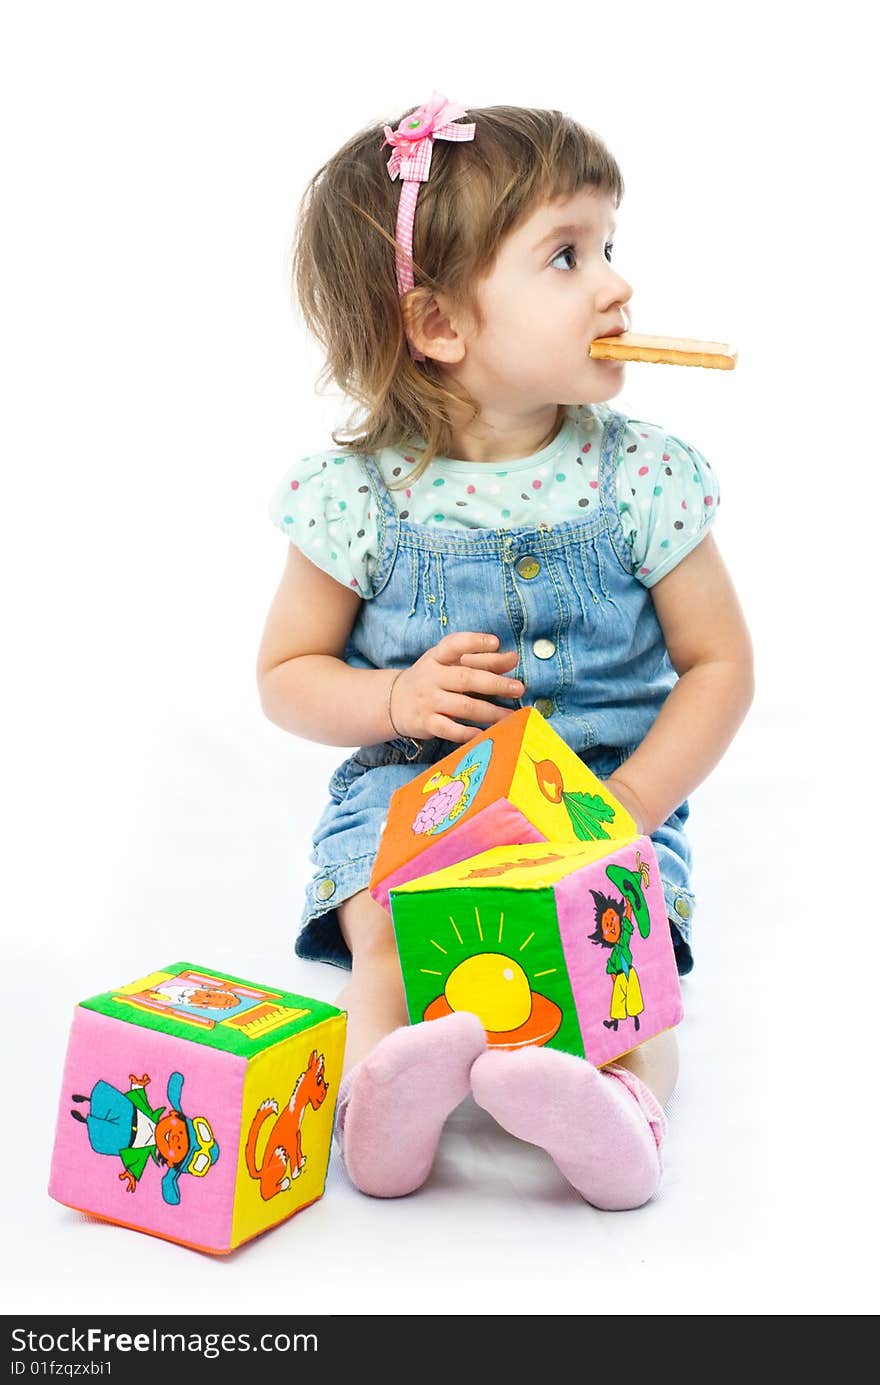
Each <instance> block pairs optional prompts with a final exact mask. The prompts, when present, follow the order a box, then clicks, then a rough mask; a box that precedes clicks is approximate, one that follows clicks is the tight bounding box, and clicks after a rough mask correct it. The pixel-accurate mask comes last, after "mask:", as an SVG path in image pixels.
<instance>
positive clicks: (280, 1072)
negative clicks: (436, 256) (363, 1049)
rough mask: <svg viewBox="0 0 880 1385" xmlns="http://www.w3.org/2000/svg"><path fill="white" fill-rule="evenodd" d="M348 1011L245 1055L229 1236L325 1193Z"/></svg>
mask: <svg viewBox="0 0 880 1385" xmlns="http://www.w3.org/2000/svg"><path fill="white" fill-rule="evenodd" d="M344 1048H345V1018H344V1016H342V1015H339V1016H335V1017H333V1018H332V1019H327V1020H324V1021H323V1023H321V1024H318V1025H315V1026H314V1028H311V1029H308V1030H306V1031H305V1032H303V1033H301V1034H296V1035H294V1036H293V1037H292V1038H290V1039H287V1040H286V1041H285V1042H283V1043H280V1044H275V1045H273V1046H272V1047H271V1048H268V1049H266V1050H265V1051H264V1052H262V1053H260V1054H259V1055H258V1056H257V1057H255V1058H253V1059H251V1061H250V1062H249V1063H248V1067H247V1074H246V1076H245V1081H244V1093H243V1098H242V1111H241V1141H240V1145H239V1151H238V1172H237V1175H236V1184H235V1202H234V1209H233V1220H232V1244H233V1245H238V1244H239V1243H240V1242H241V1241H246V1240H249V1239H250V1237H252V1236H256V1235H258V1234H259V1233H260V1232H261V1231H267V1230H268V1229H269V1227H271V1226H276V1225H277V1224H278V1222H280V1221H284V1220H285V1219H286V1218H287V1217H289V1216H291V1215H292V1213H294V1212H298V1211H300V1210H301V1209H302V1208H303V1207H308V1206H309V1204H310V1203H312V1202H315V1201H316V1200H317V1199H318V1198H319V1197H321V1195H322V1193H323V1191H324V1183H325V1181H326V1177H327V1165H328V1162H329V1158H330V1146H331V1136H332V1133H333V1114H334V1108H335V1106H336V1094H337V1092H338V1090H339V1083H340V1081H341V1078H342V1057H343V1051H344Z"/></svg>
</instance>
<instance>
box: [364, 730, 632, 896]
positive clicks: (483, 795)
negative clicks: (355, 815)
mask: <svg viewBox="0 0 880 1385" xmlns="http://www.w3.org/2000/svg"><path fill="white" fill-rule="evenodd" d="M636 835H637V828H636V824H635V822H634V821H633V819H632V817H631V816H630V814H629V813H628V812H627V811H626V809H625V808H624V807H623V806H622V805H621V804H620V803H618V802H617V800H616V799H615V798H614V797H613V796H612V795H611V794H610V793H609V792H608V791H607V789H606V788H605V785H604V784H603V783H602V781H601V780H600V779H598V778H597V777H596V775H594V774H593V773H592V771H591V770H589V769H588V768H587V766H586V765H585V764H584V763H583V761H582V760H581V759H580V757H579V756H578V755H576V754H575V752H574V751H573V750H572V749H571V747H570V746H569V745H568V744H567V743H566V742H565V741H564V740H563V739H562V737H561V736H559V735H557V733H556V732H555V731H554V730H553V729H552V728H551V726H550V724H549V723H548V722H547V720H546V719H545V718H544V717H543V716H542V715H541V713H540V712H538V711H536V710H535V708H534V707H523V708H521V709H520V710H519V711H517V712H511V713H510V715H509V716H506V717H504V719H503V720H502V721H500V722H498V723H497V724H496V725H495V726H493V727H491V728H489V729H488V730H486V731H484V732H482V733H481V734H479V735H477V736H474V737H473V739H472V740H470V741H468V742H467V743H466V744H465V745H462V746H460V747H458V748H457V749H456V750H455V751H453V752H452V753H451V754H450V755H447V756H446V757H445V759H443V760H440V761H439V762H438V763H437V764H436V765H431V766H429V767H428V768H427V769H426V770H425V772H424V773H423V774H421V775H419V776H418V778H416V779H413V780H412V781H411V782H410V783H409V784H405V785H404V786H403V787H402V788H400V789H397V790H396V791H395V793H393V794H392V796H391V802H390V805H389V809H388V817H387V820H386V823H385V828H384V831H383V833H382V839H381V841H380V843H379V850H378V852H377V853H376V859H375V861H374V863H373V870H372V874H371V876H370V894H371V895H372V897H373V898H374V899H375V900H376V901H377V902H378V903H379V904H381V905H382V907H383V908H384V909H388V910H389V912H390V906H389V891H390V890H391V888H392V887H393V886H396V885H402V884H404V883H405V882H406V881H407V880H412V879H415V878H416V877H417V876H421V875H426V874H428V873H429V872H432V871H436V870H441V869H443V868H444V867H446V866H451V865H456V864H457V863H458V862H459V861H463V860H466V859H467V858H468V857H469V856H476V855H477V854H478V853H480V852H481V851H487V850H489V849H490V848H491V847H496V846H504V845H513V844H518V843H523V842H544V841H555V842H584V841H602V840H606V841H608V842H614V841H624V840H630V839H632V838H633V837H635V836H636Z"/></svg>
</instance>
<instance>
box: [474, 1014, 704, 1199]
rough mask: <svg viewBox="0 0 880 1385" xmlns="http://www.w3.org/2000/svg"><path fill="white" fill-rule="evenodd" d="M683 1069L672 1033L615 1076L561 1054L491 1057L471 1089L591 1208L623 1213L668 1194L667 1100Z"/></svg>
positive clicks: (627, 1060)
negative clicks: (664, 1153)
mask: <svg viewBox="0 0 880 1385" xmlns="http://www.w3.org/2000/svg"><path fill="white" fill-rule="evenodd" d="M677 1069H678V1046H677V1043H676V1040H675V1035H674V1033H673V1032H672V1031H670V1030H667V1031H666V1032H665V1033H663V1034H658V1035H656V1036H655V1037H654V1038H653V1039H648V1040H647V1041H646V1042H645V1043H644V1044H641V1045H640V1046H639V1048H637V1049H635V1050H633V1052H631V1053H628V1054H626V1055H625V1056H624V1057H623V1058H620V1059H619V1060H618V1061H617V1062H616V1063H611V1064H608V1066H607V1067H605V1068H596V1067H594V1066H593V1064H592V1063H589V1062H586V1061H585V1060H584V1059H583V1058H575V1057H574V1056H573V1055H572V1054H570V1053H561V1052H559V1051H558V1050H556V1049H547V1048H524V1049H520V1050H518V1051H514V1052H499V1051H495V1052H492V1051H489V1052H487V1053H485V1054H483V1055H482V1056H481V1057H479V1058H478V1059H477V1061H476V1062H475V1063H474V1065H473V1069H472V1071H471V1086H472V1089H473V1094H474V1100H475V1101H476V1102H477V1103H478V1105H480V1106H482V1107H484V1109H485V1110H487V1111H488V1112H489V1113H490V1114H491V1115H492V1116H494V1118H495V1120H497V1122H498V1124H499V1125H502V1126H503V1127H504V1129H505V1130H509V1131H510V1133H511V1134H512V1135H516V1136H517V1138H518V1139H520V1140H527V1141H528V1142H529V1143H530V1144H534V1145H539V1146H540V1147H541V1148H542V1149H546V1150H547V1152H548V1154H550V1156H551V1158H552V1159H553V1160H554V1162H555V1164H556V1165H557V1167H558V1168H559V1170H560V1172H561V1173H562V1174H563V1175H564V1176H565V1177H566V1178H567V1179H568V1181H569V1183H571V1185H572V1186H573V1187H574V1188H576V1189H577V1191H578V1192H579V1193H580V1194H581V1196H582V1197H583V1198H584V1199H585V1200H586V1201H587V1202H590V1203H592V1204H593V1206H594V1207H601V1208H604V1209H606V1210H608V1211H621V1210H623V1209H624V1208H628V1207H640V1206H641V1205H642V1203H644V1202H647V1201H648V1199H649V1198H650V1197H651V1196H652V1195H653V1194H654V1193H655V1192H656V1190H657V1187H658V1185H659V1182H660V1176H661V1172H662V1164H661V1160H660V1147H661V1145H662V1142H663V1139H664V1137H665V1134H666V1128H667V1123H666V1116H665V1114H664V1111H663V1107H662V1105H661V1100H665V1099H666V1098H667V1097H668V1095H669V1093H670V1092H671V1091H672V1087H673V1086H674V1083H675V1074H676V1072H677ZM661 1094H662V1095H661Z"/></svg>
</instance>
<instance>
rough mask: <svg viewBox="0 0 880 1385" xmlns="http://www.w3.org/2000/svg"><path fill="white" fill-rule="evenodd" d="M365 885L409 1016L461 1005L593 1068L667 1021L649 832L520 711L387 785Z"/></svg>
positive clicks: (530, 711)
mask: <svg viewBox="0 0 880 1385" xmlns="http://www.w3.org/2000/svg"><path fill="white" fill-rule="evenodd" d="M370 891H371V894H372V895H373V897H374V898H375V899H377V900H378V901H379V902H380V903H382V904H383V905H384V907H385V908H387V909H389V911H390V913H391V917H392V922H393V925H394V932H395V937H396V941H397V948H398V952H399V955H400V963H401V970H402V973H403V979H404V985H405V988H406V997H407V1006H408V1010H409V1017H410V1021H411V1023H417V1022H419V1021H421V1020H431V1019H436V1018H439V1017H440V1016H442V1015H448V1014H450V1013H451V1012H452V1011H454V1010H469V1011H472V1012H473V1013H475V1014H477V1015H479V1017H480V1018H481V1019H482V1021H483V1025H484V1027H485V1029H486V1034H487V1039H488V1042H489V1044H490V1046H497V1047H502V1048H518V1047H521V1046H524V1045H527V1044H546V1045H547V1046H548V1047H551V1048H559V1049H562V1050H563V1051H565V1052H567V1053H572V1054H575V1055H577V1056H578V1057H584V1058H587V1059H589V1061H590V1062H592V1063H594V1064H595V1065H596V1066H602V1065H603V1064H606V1063H610V1062H613V1061H614V1060H615V1059H616V1058H619V1057H621V1056H622V1055H623V1054H624V1053H627V1052H629V1051H630V1050H631V1049H633V1048H635V1047H637V1046H638V1044H640V1043H644V1041H645V1040H646V1039H649V1038H652V1037H653V1036H654V1035H655V1034H658V1033H660V1032H661V1031H662V1030H664V1029H669V1028H671V1027H672V1026H674V1025H676V1024H678V1023H679V1022H680V1020H681V1018H682V1004H681V991H680V987H679V982H678V970H677V967H676V964H675V955H674V951H673V947H672V939H671V936H670V932H669V924H668V922H667V918H666V905H665V900H664V895H663V887H662V883H661V880H660V872H659V867H658V863H657V858H656V855H655V853H654V848H653V845H652V842H651V839H650V837H647V836H639V835H638V832H637V828H636V824H635V822H634V820H633V819H632V817H631V816H630V814H629V813H628V812H627V811H626V810H625V809H624V808H623V806H622V805H621V804H620V803H618V802H617V801H616V800H615V799H614V798H613V796H612V795H611V794H610V793H609V792H608V790H607V789H606V787H605V785H604V784H603V783H602V781H601V780H599V779H598V778H597V777H596V776H595V775H594V774H592V773H591V771H590V770H589V769H588V768H587V767H586V766H585V765H584V763H583V761H582V760H581V759H580V757H579V756H578V755H576V754H575V753H574V752H573V751H572V750H571V748H570V747H569V746H568V745H567V744H566V742H565V741H563V740H562V738H561V737H560V736H558V735H557V734H556V732H554V731H553V730H552V728H551V727H550V726H549V724H548V723H547V721H546V720H545V718H544V717H542V716H541V714H540V713H539V712H537V711H535V709H534V708H523V709H521V710H520V711H518V712H513V713H511V714H510V715H509V716H507V717H505V718H504V719H503V720H502V721H501V722H499V723H497V724H496V725H495V726H494V727H492V728H490V729H489V730H487V731H486V732H483V733H481V734H479V735H477V736H475V737H474V738H473V739H472V740H470V741H468V742H467V743H466V744H465V745H463V746H461V747H459V748H458V749H457V750H456V751H454V752H453V753H452V754H450V755H448V756H447V757H446V758H445V759H443V760H441V761H439V763H438V764H436V765H433V766H431V767H430V768H429V769H427V770H426V771H425V773H424V774H422V775H420V776H419V777H418V778H416V779H414V780H412V781H411V782H410V783H409V784H406V785H404V786H403V787H402V788H400V789H398V790H397V791H396V792H395V793H394V794H393V795H392V797H391V802H390V804H389V812H388V818H387V820H386V824H385V827H384V830H383V834H382V840H381V842H380V846H379V851H378V853H377V856H376V861H375V864H374V868H373V874H372V877H371V880H370Z"/></svg>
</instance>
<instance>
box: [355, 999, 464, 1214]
mask: <svg viewBox="0 0 880 1385" xmlns="http://www.w3.org/2000/svg"><path fill="white" fill-rule="evenodd" d="M485 1047H486V1034H485V1030H484V1029H483V1025H482V1022H481V1021H480V1020H479V1019H478V1018H477V1016H476V1015H472V1014H469V1013H468V1012H467V1011H456V1012H455V1013H454V1014H452V1015H446V1016H444V1018H443V1019H438V1020H427V1021H423V1022H422V1023H421V1024H413V1025H407V1026H404V1027H402V1028H400V1029H395V1030H393V1031H392V1033H390V1034H387V1035H386V1036H385V1038H384V1039H382V1041H381V1043H379V1044H377V1045H376V1047H375V1048H374V1049H373V1051H372V1053H370V1054H369V1055H368V1057H366V1058H364V1059H363V1061H362V1062H360V1063H358V1064H357V1066H356V1067H354V1068H352V1069H351V1071H350V1072H348V1073H346V1075H345V1077H344V1078H343V1080H342V1083H341V1084H340V1088H339V1100H338V1105H337V1114H336V1136H337V1140H338V1142H339V1144H340V1148H341V1149H342V1153H343V1158H344V1161H345V1167H346V1169H347V1170H348V1174H349V1177H350V1178H351V1181H352V1183H354V1185H355V1187H356V1188H359V1189H360V1190H361V1192H362V1193H369V1194H370V1196H371V1197H403V1196H404V1194H406V1193H411V1192H413V1191H414V1190H415V1189H416V1188H419V1187H421V1185H422V1184H423V1183H424V1181H425V1179H426V1178H427V1177H428V1174H429V1173H430V1172H431V1167H432V1165H433V1163H434V1156H435V1154H436V1153H437V1145H438V1143H439V1141H440V1133H441V1131H442V1129H443V1126H444V1124H445V1122H446V1118H447V1116H449V1115H450V1114H451V1112H452V1111H454V1110H455V1108H456V1106H458V1105H459V1104H460V1103H461V1102H462V1101H464V1099H465V1097H466V1096H467V1095H468V1092H469V1091H470V1070H471V1065H472V1063H473V1061H474V1059H475V1058H476V1057H478V1055H479V1054H481V1053H482V1052H483V1050H484V1049H485Z"/></svg>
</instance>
